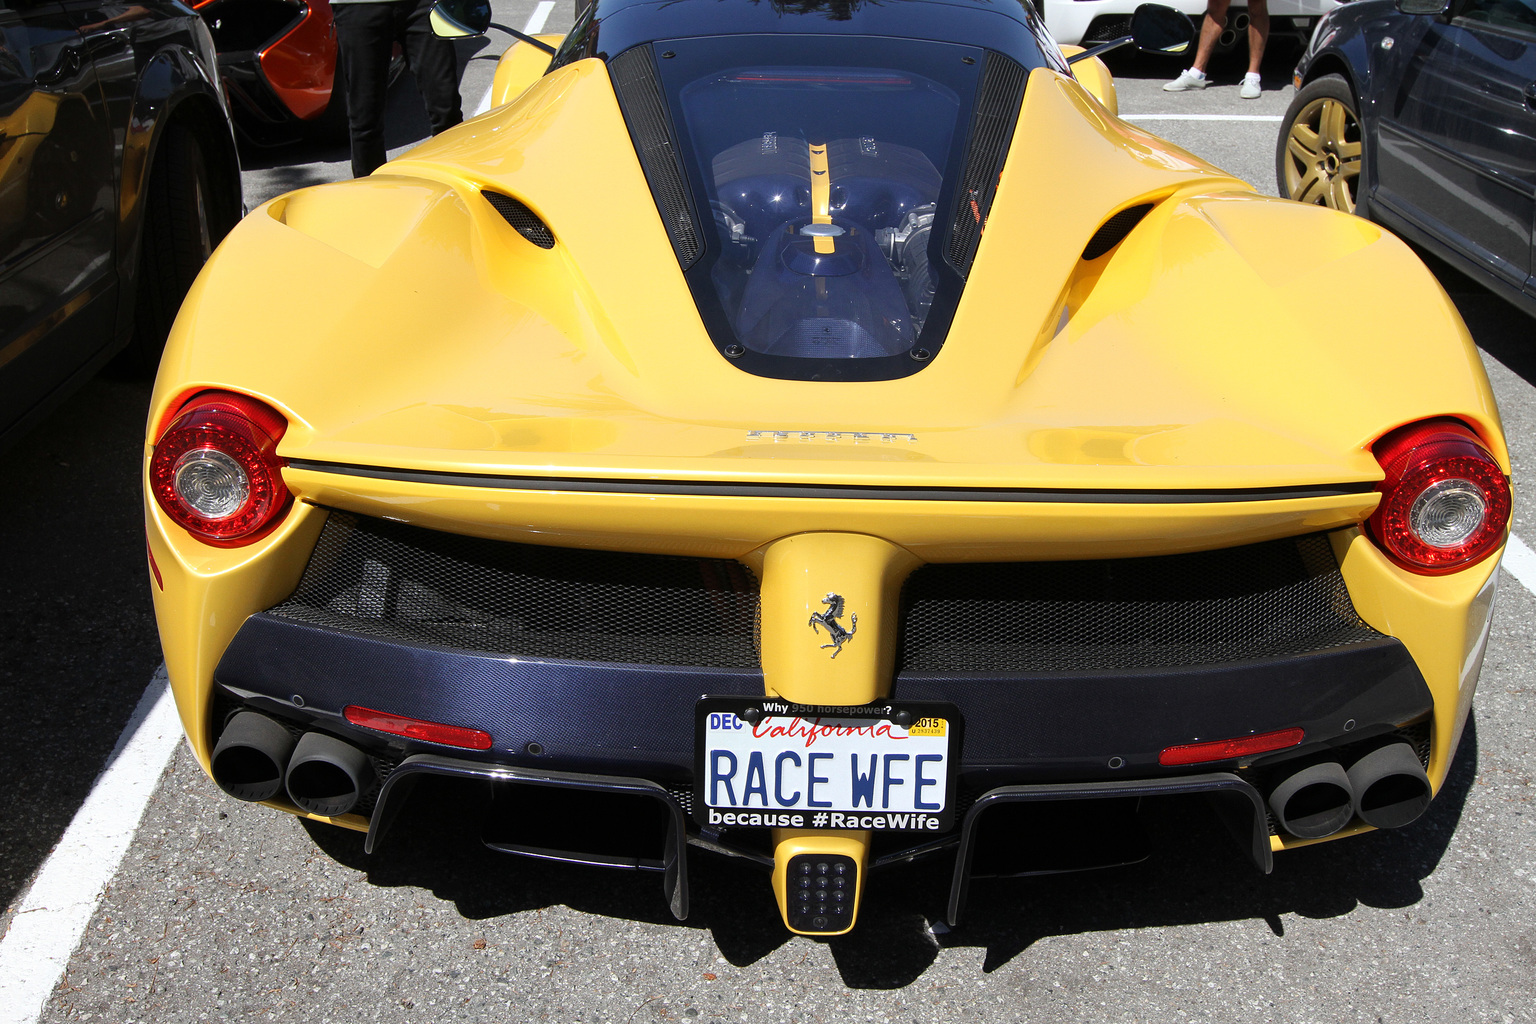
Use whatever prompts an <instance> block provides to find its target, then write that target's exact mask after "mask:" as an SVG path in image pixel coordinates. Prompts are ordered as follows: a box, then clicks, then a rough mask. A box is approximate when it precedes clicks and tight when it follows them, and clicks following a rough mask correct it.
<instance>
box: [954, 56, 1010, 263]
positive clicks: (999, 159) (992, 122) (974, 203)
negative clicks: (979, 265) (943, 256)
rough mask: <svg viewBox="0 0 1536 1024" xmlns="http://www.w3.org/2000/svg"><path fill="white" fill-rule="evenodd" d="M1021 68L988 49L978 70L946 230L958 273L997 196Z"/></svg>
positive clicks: (978, 239) (968, 259)
mask: <svg viewBox="0 0 1536 1024" xmlns="http://www.w3.org/2000/svg"><path fill="white" fill-rule="evenodd" d="M1024 79H1025V71H1024V69H1023V68H1022V67H1021V66H1019V65H1018V64H1017V63H1015V62H1014V61H1013V60H1010V59H1009V58H1007V57H1004V56H1003V55H1002V54H1000V53H997V52H996V51H993V50H988V51H987V63H986V66H985V67H984V68H983V69H982V73H981V92H980V94H979V95H978V97H977V100H976V110H975V112H974V113H973V114H972V115H971V130H970V145H969V148H968V150H967V152H966V157H965V173H964V174H963V175H962V176H961V178H960V194H959V198H958V200H957V202H956V205H955V219H954V224H953V226H952V227H951V229H950V234H949V262H950V265H951V266H953V267H954V268H955V270H956V272H957V273H959V274H960V276H961V277H964V276H965V275H966V274H969V273H970V271H971V262H972V261H973V260H974V259H975V258H976V247H977V245H979V244H980V242H981V233H982V231H983V229H985V227H986V225H987V214H988V213H989V212H991V210H992V198H993V196H995V195H996V194H997V178H998V175H1000V174H1002V172H1003V162H1004V161H1005V160H1007V159H1008V147H1009V145H1010V144H1011V143H1012V142H1013V126H1014V124H1015V122H1017V121H1018V117H1019V105H1020V104H1021V103H1022V102H1023V100H1024Z"/></svg>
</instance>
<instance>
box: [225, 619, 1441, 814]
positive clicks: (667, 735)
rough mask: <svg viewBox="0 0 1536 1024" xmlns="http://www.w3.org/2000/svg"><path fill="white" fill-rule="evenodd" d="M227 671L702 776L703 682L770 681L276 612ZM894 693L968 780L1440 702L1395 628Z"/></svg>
mask: <svg viewBox="0 0 1536 1024" xmlns="http://www.w3.org/2000/svg"><path fill="white" fill-rule="evenodd" d="M215 679H216V681H217V683H218V684H219V686H220V687H221V688H222V689H223V690H224V691H225V692H226V693H227V694H228V695H229V696H230V697H231V698H232V699H233V700H234V701H237V702H239V703H243V704H248V705H250V706H252V707H254V708H255V709H257V710H262V711H265V712H267V713H271V714H277V715H279V716H281V717H283V718H285V719H287V720H289V721H292V722H294V724H296V725H300V726H303V727H306V728H318V729H323V730H326V731H329V732H334V733H336V734H337V735H340V736H344V737H346V738H347V739H349V740H351V741H353V742H355V743H357V744H358V745H359V746H362V747H363V748H364V749H366V750H369V752H370V753H371V754H374V755H375V756H378V757H389V758H392V759H393V760H396V761H398V760H401V759H403V758H405V757H408V756H411V755H413V754H421V753H441V752H443V751H444V749H445V748H443V747H439V746H437V745H434V744H426V743H410V742H406V741H399V742H397V741H395V740H394V739H393V738H389V737H382V736H381V735H380V734H378V733H375V732H372V731H371V730H367V729H360V728H357V727H355V726H352V725H350V724H349V723H347V722H346V720H345V719H344V718H343V717H342V709H343V708H345V707H346V706H347V705H349V704H356V705H361V706H364V707H370V708H376V709H380V710H386V711H389V712H390V713H392V714H399V715H405V716H408V717H411V718H418V719H425V720H427V721H433V722H447V723H453V724H462V725H467V726H473V727H474V728H477V729H482V730H484V731H486V732H488V733H490V735H491V737H492V744H493V745H492V748H491V749H490V750H487V751H485V752H484V753H477V754H472V755H465V754H455V755H454V756H458V757H468V758H469V759H470V760H475V761H482V762H485V763H495V764H501V765H506V766H508V767H517V768H530V769H539V770H553V771H563V772H587V773H605V774H615V775H633V776H639V777H643V778H647V779H651V780H653V781H657V782H662V783H687V782H689V781H690V780H691V779H692V776H693V760H694V710H693V709H694V703H695V702H696V701H697V700H698V699H699V698H700V697H701V696H704V695H706V694H709V695H730V696H737V695H739V696H744V697H760V696H762V694H763V678H762V674H761V673H760V672H757V671H753V670H745V669H738V670H731V669H718V668H694V667H688V666H656V665H634V664H613V663H604V662H591V661H574V660H559V659H538V658H519V657H508V656H502V655H494V654H485V653H478V652H472V651H463V650H453V649H448V648H443V647H432V646H425V645H407V644H401V643H395V642H390V641H386V640H381V639H377V638H374V637H367V636H361V635H358V634H356V633H350V632H344V631H340V630H332V629H326V628H322V627H318V626H314V625H310V624H307V623H301V622H294V621H291V620H286V619H283V618H280V617H278V616H276V615H273V614H270V613H262V614H258V615H254V616H252V617H251V618H250V619H248V620H247V621H246V623H245V625H244V626H242V627H241V629H240V631H239V632H238V633H237V634H236V635H235V639H234V642H233V643H231V644H230V646H229V648H228V649H227V650H226V652H225V654H224V657H223V659H222V660H221V661H220V663H219V666H218V669H217V670H216V672H215ZM890 696H891V699H894V700H907V701H915V700H923V701H929V700H933V701H944V702H947V703H950V704H953V705H955V706H956V707H957V708H959V710H960V713H961V715H962V716H963V718H964V720H965V723H966V724H965V741H964V746H963V749H962V751H961V756H960V769H961V772H962V781H967V780H968V778H969V779H974V780H977V781H979V780H981V779H983V778H984V779H986V780H989V781H990V782H991V783H992V784H999V785H1000V784H1003V783H1004V782H1005V781H1006V782H1007V783H1020V782H1044V781H1083V782H1086V781H1093V780H1105V781H1109V780H1117V779H1123V778H1126V777H1144V778H1148V779H1168V778H1176V777H1178V776H1179V775H1180V774H1187V773H1188V771H1189V769H1176V768H1163V767H1161V766H1160V765H1159V764H1158V755H1159V753H1160V752H1161V751H1162V750H1163V749H1164V748H1166V747H1170V746H1174V745H1177V744H1183V743H1190V742H1194V741H1198V740H1209V739H1220V738H1225V737H1235V736H1245V735H1248V734H1250V733H1263V732H1270V731H1274V730H1279V729H1285V728H1292V727H1295V726H1301V727H1302V728H1303V729H1305V730H1306V737H1307V745H1306V747H1305V748H1303V752H1305V751H1306V750H1311V749H1315V748H1320V747H1322V746H1327V745H1330V744H1337V743H1344V742H1355V741H1358V740H1360V739H1364V738H1369V737H1371V736H1374V735H1379V734H1383V733H1387V732H1391V731H1393V730H1394V729H1396V728H1397V727H1398V726H1399V725H1401V724H1403V723H1406V722H1410V721H1414V720H1416V719H1420V718H1423V717H1424V716H1425V715H1427V714H1428V713H1429V712H1430V710H1431V707H1432V705H1433V699H1432V698H1431V696H1430V692H1429V688H1428V687H1427V686H1426V685H1425V682H1424V679H1423V677H1422V676H1421V675H1420V674H1419V671H1418V669H1417V667H1416V666H1415V665H1414V662H1413V659H1412V658H1411V657H1409V655H1408V652H1407V650H1406V649H1405V648H1404V647H1403V645H1402V644H1401V643H1399V642H1398V641H1397V640H1395V639H1393V638H1391V637H1385V636H1378V637H1377V638H1376V639H1373V640H1367V641H1363V642H1359V643H1354V644H1350V645H1349V646H1346V647H1337V648H1332V649H1328V650H1324V651H1319V652H1313V653H1309V654H1303V655H1299V656H1293V657H1284V658H1272V659H1266V660H1262V661H1257V660H1255V661H1243V662H1232V663H1226V664H1219V665H1203V666H1197V667H1180V668H1169V669H1139V670H1128V671H1120V672H1100V673H1088V672H1074V673H1063V674H1053V675H1046V674H1042V673H1035V674H1027V675H1014V674H1001V673H998V674H988V675H965V676H961V675H937V674H916V673H906V672H902V673H899V674H898V675H897V676H896V679H895V683H894V686H893V688H892V692H891V695H890ZM219 725H220V723H217V722H215V723H213V730H214V732H215V733H217V731H218V729H219ZM529 750H539V751H540V753H539V754H537V755H534V754H530V753H529ZM1286 753H1287V755H1294V754H1295V753H1296V751H1287V752H1286Z"/></svg>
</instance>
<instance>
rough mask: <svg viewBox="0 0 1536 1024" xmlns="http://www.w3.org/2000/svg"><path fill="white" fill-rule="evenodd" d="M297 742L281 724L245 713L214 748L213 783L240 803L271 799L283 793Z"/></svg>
mask: <svg viewBox="0 0 1536 1024" xmlns="http://www.w3.org/2000/svg"><path fill="white" fill-rule="evenodd" d="M293 742H294V741H293V733H291V732H289V731H288V729H287V728H286V727H284V726H283V725H282V724H281V723H279V722H277V721H275V720H273V719H271V718H268V717H267V716H266V715H258V714H257V713H256V712H254V711H242V712H240V713H239V714H237V715H235V717H233V718H231V719H230V720H229V724H228V725H226V726H225V727H224V732H223V734H221V735H220V736H219V742H218V743H217V745H215V746H214V748H213V759H212V762H211V764H210V767H211V769H212V771H213V781H214V782H216V783H218V786H219V788H220V789H222V790H223V791H224V792H226V793H228V794H229V795H230V796H232V797H234V798H236V799H237V800H253V801H254V800H270V799H272V798H273V797H275V796H277V794H278V793H280V792H282V789H283V772H284V770H285V769H286V768H287V766H288V757H289V755H291V754H292V753H293Z"/></svg>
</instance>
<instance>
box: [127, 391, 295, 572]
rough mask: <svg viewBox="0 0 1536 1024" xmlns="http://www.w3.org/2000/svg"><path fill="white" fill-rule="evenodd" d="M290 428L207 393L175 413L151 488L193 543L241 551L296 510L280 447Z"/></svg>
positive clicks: (153, 464)
mask: <svg viewBox="0 0 1536 1024" xmlns="http://www.w3.org/2000/svg"><path fill="white" fill-rule="evenodd" d="M287 429H288V421H287V420H285V419H283V417H282V416H280V415H279V414H278V413H276V412H274V411H273V410H272V409H271V408H269V407H268V406H265V405H263V404H262V403H260V402H258V401H256V400H255V399H253V398H247V397H246V396H244V395H236V394H232V393H230V392H227V391H205V392H203V393H202V394H200V395H197V396H196V397H194V398H193V399H192V400H191V401H189V402H187V403H186V404H185V405H183V406H182V407H181V408H180V409H179V410H177V413H176V416H175V418H174V419H173V420H172V421H171V424H170V426H168V427H167V428H166V429H165V432H164V433H162V434H161V435H160V438H159V440H158V441H156V442H155V453H154V455H153V456H151V457H150V461H149V487H150V490H151V491H152V492H153V494H154V496H155V501H156V502H157V503H158V504H159V505H160V508H161V509H163V510H164V511H165V514H166V515H168V516H170V517H171V519H173V520H174V521H175V522H176V523H177V525H179V526H181V527H182V528H184V529H185V530H186V531H187V532H188V533H191V534H192V535H193V536H194V537H197V538H198V539H199V540H201V541H203V542H205V543H207V544H213V545H216V546H218V547H238V546H239V545H241V544H249V543H250V542H251V541H253V540H256V539H257V538H259V537H261V536H262V535H264V534H265V533H266V532H267V531H268V530H270V529H271V528H272V527H273V526H274V525H276V523H277V522H278V520H279V519H281V518H282V516H283V513H284V512H285V511H287V509H288V506H289V504H290V503H291V497H290V495H289V493H288V488H287V487H286V486H284V484H283V477H282V463H281V462H280V461H279V460H278V458H277V454H276V453H277V442H278V441H279V440H281V439H282V436H283V432H284V431H285V430H287Z"/></svg>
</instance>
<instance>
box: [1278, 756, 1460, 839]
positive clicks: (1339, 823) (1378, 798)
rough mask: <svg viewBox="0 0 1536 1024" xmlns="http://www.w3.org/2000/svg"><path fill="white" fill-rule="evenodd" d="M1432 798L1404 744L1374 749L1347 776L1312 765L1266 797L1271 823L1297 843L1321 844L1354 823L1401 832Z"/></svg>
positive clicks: (1337, 767)
mask: <svg viewBox="0 0 1536 1024" xmlns="http://www.w3.org/2000/svg"><path fill="white" fill-rule="evenodd" d="M1433 795H1434V793H1433V791H1432V789H1431V787H1430V784H1429V777H1428V776H1427V775H1425V774H1424V767H1423V765H1421V764H1420V763H1419V756H1418V754H1416V753H1415V752H1414V750H1413V747H1411V746H1409V745H1408V744H1407V743H1402V742H1394V743H1388V744H1387V745H1386V746H1383V747H1377V748H1376V749H1375V750H1373V751H1371V752H1370V753H1368V754H1366V755H1365V756H1364V757H1362V758H1360V759H1359V760H1358V761H1356V762H1355V763H1354V764H1353V765H1352V766H1351V767H1350V768H1349V770H1348V771H1346V770H1345V769H1344V766H1343V765H1342V764H1339V763H1338V762H1336V761H1325V762H1323V763H1321V764H1314V765H1311V766H1309V767H1307V768H1303V769H1302V770H1301V771H1299V772H1296V773H1295V774H1294V775H1292V776H1290V777H1289V778H1287V779H1286V780H1285V781H1283V782H1281V783H1280V784H1279V785H1278V786H1276V787H1275V788H1274V791H1273V792H1271V793H1270V795H1269V807H1270V810H1272V811H1273V812H1274V815H1275V821H1276V822H1277V823H1278V824H1279V826H1280V827H1281V828H1282V829H1284V830H1285V831H1287V832H1289V833H1290V834H1291V835H1293V836H1295V837H1297V838H1298V839H1322V838H1323V837H1324V836H1331V835H1333V834H1334V833H1335V832H1337V831H1338V830H1339V829H1341V828H1343V827H1344V826H1345V825H1348V824H1349V823H1350V822H1351V821H1352V820H1354V819H1355V818H1359V819H1360V820H1361V821H1363V822H1365V823H1366V824H1367V825H1371V826H1374V827H1375V828H1402V827H1403V826H1404V825H1407V824H1409V823H1411V822H1413V821H1415V820H1417V819H1418V817H1419V815H1421V814H1423V813H1424V812H1425V810H1427V809H1428V808H1429V801H1430V799H1431V797H1432V796H1433Z"/></svg>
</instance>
